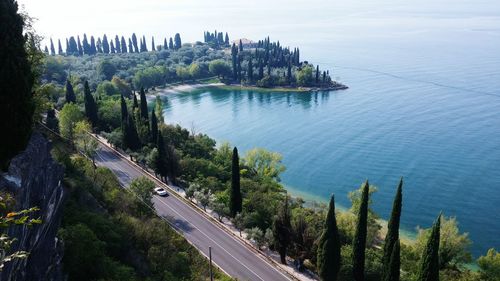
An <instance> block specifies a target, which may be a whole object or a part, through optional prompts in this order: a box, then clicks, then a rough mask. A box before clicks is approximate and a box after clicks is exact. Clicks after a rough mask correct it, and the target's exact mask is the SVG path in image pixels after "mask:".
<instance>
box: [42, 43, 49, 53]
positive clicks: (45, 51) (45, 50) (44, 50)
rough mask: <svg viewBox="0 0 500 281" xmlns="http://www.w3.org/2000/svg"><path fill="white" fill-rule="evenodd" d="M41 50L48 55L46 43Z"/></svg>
mask: <svg viewBox="0 0 500 281" xmlns="http://www.w3.org/2000/svg"><path fill="white" fill-rule="evenodd" d="M43 52H44V53H45V54H46V55H48V54H49V48H47V45H45V48H44V49H43Z"/></svg>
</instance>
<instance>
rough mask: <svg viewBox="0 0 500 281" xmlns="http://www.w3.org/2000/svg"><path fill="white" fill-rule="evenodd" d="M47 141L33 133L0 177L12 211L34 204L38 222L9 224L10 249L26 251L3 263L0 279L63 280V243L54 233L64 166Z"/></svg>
mask: <svg viewBox="0 0 500 281" xmlns="http://www.w3.org/2000/svg"><path fill="white" fill-rule="evenodd" d="M50 150H51V144H50V142H49V141H48V140H47V139H46V138H45V137H43V136H42V135H41V134H40V133H33V135H32V137H31V140H30V142H29V144H28V146H27V148H26V150H25V151H24V152H22V153H21V154H19V155H17V156H16V157H15V158H14V159H12V161H11V163H10V166H9V170H8V172H7V173H5V174H3V175H1V176H0V189H2V190H8V191H9V192H11V193H13V195H14V196H15V199H16V207H15V208H16V210H22V209H28V208H31V207H35V206H36V207H38V208H40V211H38V212H37V214H36V216H37V217H40V218H41V219H42V224H39V225H34V226H31V227H28V226H16V227H11V229H10V230H9V235H10V236H11V237H15V238H17V242H16V243H15V245H14V247H13V250H24V251H28V252H29V253H30V255H29V257H28V258H27V259H21V260H14V261H12V262H9V263H7V264H6V265H5V268H4V270H3V271H2V272H1V275H0V280H2V281H3V280H6V281H7V280H8V281H10V280H12V281H15V280H56V281H58V280H63V275H62V264H61V260H62V253H63V245H62V242H61V241H60V240H58V239H57V237H56V234H57V230H58V228H59V224H60V221H61V217H62V211H63V210H62V208H63V200H64V189H63V186H62V179H63V176H64V168H63V167H62V166H61V165H59V164H58V163H56V162H55V161H54V160H53V159H52V157H51V155H50Z"/></svg>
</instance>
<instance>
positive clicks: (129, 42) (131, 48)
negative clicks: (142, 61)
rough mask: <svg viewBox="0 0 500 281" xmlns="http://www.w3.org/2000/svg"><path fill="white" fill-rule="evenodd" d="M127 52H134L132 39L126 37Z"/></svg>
mask: <svg viewBox="0 0 500 281" xmlns="http://www.w3.org/2000/svg"><path fill="white" fill-rule="evenodd" d="M128 52H129V53H133V52H134V45H133V44H132V39H130V38H129V39H128Z"/></svg>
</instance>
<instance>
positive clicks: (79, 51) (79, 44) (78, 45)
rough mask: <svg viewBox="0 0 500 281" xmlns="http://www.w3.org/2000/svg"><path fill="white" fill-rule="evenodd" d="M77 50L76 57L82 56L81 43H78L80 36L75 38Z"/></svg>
mask: <svg viewBox="0 0 500 281" xmlns="http://www.w3.org/2000/svg"><path fill="white" fill-rule="evenodd" d="M76 46H77V48H78V49H77V50H78V55H79V56H82V55H83V48H82V42H80V36H77V44H76Z"/></svg>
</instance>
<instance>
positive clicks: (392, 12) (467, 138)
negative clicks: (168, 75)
mask: <svg viewBox="0 0 500 281" xmlns="http://www.w3.org/2000/svg"><path fill="white" fill-rule="evenodd" d="M375 2H377V1H375ZM413 2H415V3H413ZM417 2H418V3H417ZM384 3H386V4H387V5H375V4H373V5H372V4H363V5H361V4H360V5H354V6H349V7H341V5H340V6H338V7H337V6H335V5H334V4H324V3H323V4H320V3H317V4H318V5H319V7H311V6H307V7H303V8H304V10H303V12H302V14H301V15H302V16H299V17H298V18H299V19H298V20H297V21H295V20H294V18H293V17H291V14H290V13H291V12H292V11H291V10H290V9H292V8H290V7H286V8H285V9H284V11H283V10H280V12H277V13H276V14H275V17H273V19H271V20H270V23H269V25H267V26H265V27H264V24H263V23H262V22H261V21H258V23H256V25H248V30H249V35H247V36H246V37H250V38H251V39H259V38H260V37H264V36H266V35H268V34H271V39H273V36H274V37H275V38H274V39H280V40H281V41H280V42H282V44H285V45H290V46H292V47H294V46H299V47H300V48H301V55H302V59H307V60H309V61H311V62H313V63H315V64H316V63H317V64H320V66H321V67H322V68H323V69H326V68H327V69H330V71H331V72H333V76H334V77H335V78H337V79H339V80H340V81H341V82H343V83H345V84H347V85H348V86H349V87H350V89H349V90H346V91H339V92H324V93H314V94H309V93H264V92H258V91H225V90H214V89H211V90H196V91H194V92H192V93H176V94H172V95H169V96H168V103H167V104H166V107H165V111H164V114H165V117H166V120H167V122H169V123H179V124H181V125H182V126H184V127H187V128H195V129H196V131H198V132H202V133H207V134H208V135H210V136H211V137H213V138H215V139H217V140H218V141H219V142H220V141H223V140H227V141H230V142H231V143H232V144H233V145H236V146H238V148H239V149H240V150H241V151H242V152H244V151H246V150H248V149H250V148H253V147H264V148H266V149H269V150H273V151H277V152H280V153H281V154H282V155H283V156H284V163H285V165H286V167H287V171H286V172H285V173H284V174H283V176H282V182H283V184H285V185H286V186H287V188H288V189H289V190H290V191H291V192H292V193H293V194H295V195H300V196H302V197H306V198H310V199H315V200H327V198H328V197H329V195H330V194H331V193H335V194H336V201H337V203H338V204H340V205H342V206H345V207H348V206H349V200H348V198H347V193H348V192H349V191H351V190H353V189H355V188H357V187H358V186H359V185H360V184H361V183H362V181H363V180H365V179H367V178H368V179H369V180H370V183H372V184H374V185H376V186H377V187H378V192H377V193H376V194H375V195H374V209H375V210H376V211H377V212H378V213H379V214H380V215H381V216H382V217H383V218H387V217H388V215H389V213H390V208H391V204H392V200H393V196H394V191H395V188H396V184H397V182H398V179H399V177H400V176H404V178H405V186H404V206H403V216H402V226H403V229H405V230H407V231H410V232H411V231H414V230H415V227H416V226H418V225H420V226H423V227H429V226H430V225H431V224H432V222H433V220H434V218H435V217H436V216H437V215H438V214H439V212H440V211H443V212H444V214H445V215H446V216H456V217H457V218H458V221H459V222H460V227H461V230H463V231H466V232H469V233H470V237H471V239H472V240H473V242H474V244H473V247H472V250H473V253H474V255H475V256H478V255H479V254H484V253H485V251H486V250H487V249H488V248H490V247H496V248H497V249H500V221H499V216H500V191H499V188H500V168H499V167H500V19H499V17H498V15H500V8H499V6H500V5H497V4H498V3H495V1H477V2H476V1H474V2H473V3H472V2H471V3H470V4H469V3H467V2H466V1H458V2H457V1H441V2H439V1H438V2H430V1H424V2H422V1H410V3H408V4H405V5H404V6H401V5H400V4H398V3H394V2H391V1H386V2H384ZM297 5H299V4H297ZM297 5H295V6H294V7H296V6H297ZM302 5H303V4H302ZM328 5H331V6H328ZM303 6H304V5H303ZM337 8H338V9H337ZM230 9H232V10H231V11H233V12H234V13H236V14H237V13H238V12H243V11H242V10H241V9H243V8H238V7H232V8H230ZM293 9H295V10H293V11H297V12H298V11H301V6H300V5H299V6H298V7H296V8H293ZM329 9H330V10H329ZM328 11H331V13H329V12H328ZM308 13H310V19H311V20H310V21H305V20H304V19H303V17H307V14H308ZM242 14H243V13H242ZM249 14H250V15H251V16H243V18H242V20H241V23H240V25H239V26H238V25H236V26H227V25H224V24H223V23H221V25H222V27H226V26H227V28H228V29H237V28H240V30H239V31H240V32H239V33H237V32H235V33H237V34H241V33H242V32H241V29H242V28H244V26H243V25H245V24H249V23H250V22H251V20H252V19H262V16H259V15H258V14H257V13H255V14H252V11H250V12H249ZM313 15H314V16H313ZM202 19H203V17H202ZM228 20H232V19H228ZM280 20H281V23H280ZM220 21H221V22H224V21H223V20H220ZM230 31H231V30H230ZM230 34H231V33H230ZM252 36H255V37H252Z"/></svg>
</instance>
